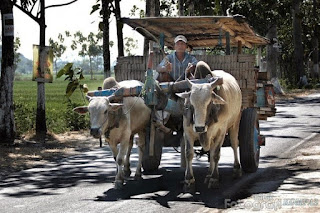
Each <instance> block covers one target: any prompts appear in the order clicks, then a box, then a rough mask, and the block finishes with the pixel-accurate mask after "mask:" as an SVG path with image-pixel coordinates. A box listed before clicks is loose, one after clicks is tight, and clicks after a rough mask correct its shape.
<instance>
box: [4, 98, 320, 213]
mask: <svg viewBox="0 0 320 213" xmlns="http://www.w3.org/2000/svg"><path fill="white" fill-rule="evenodd" d="M319 102H320V94H314V95H310V96H308V97H306V98H301V99H297V100H294V101H285V102H280V103H278V105H277V109H278V112H277V116H275V117H273V118H269V119H268V122H265V121H262V122H261V124H260V128H261V133H262V134H264V135H266V136H267V145H266V146H265V147H263V148H262V151H261V161H260V167H259V170H258V171H257V173H256V174H244V176H243V177H242V178H241V179H240V180H232V178H231V174H232V163H233V156H232V151H231V148H229V147H226V148H223V150H222V153H221V155H222V156H221V161H220V162H221V163H220V165H219V168H220V176H221V186H220V189H219V190H208V189H207V188H206V186H205V185H204V184H203V180H204V176H205V174H206V171H207V169H206V167H207V166H208V163H207V162H206V159H205V158H201V159H199V160H194V167H195V171H194V172H195V178H196V191H197V192H196V194H195V195H194V196H193V197H191V196H190V195H189V194H183V193H182V185H181V181H182V180H183V175H184V171H183V170H182V169H180V168H179V162H180V160H179V155H180V154H179V153H177V152H176V151H175V150H173V149H172V148H165V149H164V154H163V156H162V162H161V169H160V171H159V173H158V174H153V175H145V176H144V177H143V178H144V179H143V180H141V181H134V180H129V181H128V182H127V184H126V185H125V186H124V189H123V190H115V189H113V180H114V175H115V164H114V161H113V158H112V155H111V151H110V149H109V148H108V147H107V146H105V147H104V148H102V149H100V148H97V149H94V150H92V151H90V152H86V153H82V154H81V155H77V156H73V157H70V158H66V159H62V160H61V161H59V162H57V163H51V164H47V165H46V166H43V167H37V168H34V169H29V170H25V171H22V172H19V173H16V174H13V175H11V176H9V177H7V178H4V179H2V180H0V206H1V209H0V212H8V213H10V212H168V211H171V212H204V211H208V210H215V209H220V210H221V208H224V202H225V199H226V198H229V197H233V198H235V197H236V198H237V199H242V198H246V197H247V196H249V195H247V194H243V193H242V194H241V193H240V194H236V193H235V191H237V190H240V188H241V186H243V184H245V183H246V180H248V181H250V180H251V181H252V179H254V177H255V175H257V174H262V173H263V172H264V171H266V170H267V169H268V168H269V167H271V166H272V165H273V164H275V163H277V161H279V160H280V159H281V158H286V157H288V156H290V155H288V154H289V153H290V150H291V149H293V148H295V147H296V146H298V145H299V144H301V143H304V142H305V141H307V139H308V138H311V137H313V136H315V135H316V134H318V133H319V131H320V128H319V127H320V119H319V117H320V115H319V113H318V112H319V111H320V104H319ZM137 157H138V156H137V154H136V148H134V154H132V157H131V159H132V171H134V169H135V166H136V162H137Z"/></svg>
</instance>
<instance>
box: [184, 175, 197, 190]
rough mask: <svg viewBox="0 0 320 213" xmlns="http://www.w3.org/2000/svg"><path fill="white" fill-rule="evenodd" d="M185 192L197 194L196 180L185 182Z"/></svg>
mask: <svg viewBox="0 0 320 213" xmlns="http://www.w3.org/2000/svg"><path fill="white" fill-rule="evenodd" d="M183 192H184V193H191V194H194V193H195V192H196V184H195V179H194V178H193V179H191V180H185V181H184V185H183Z"/></svg>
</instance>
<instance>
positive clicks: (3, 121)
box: [0, 0, 16, 143]
mask: <svg viewBox="0 0 320 213" xmlns="http://www.w3.org/2000/svg"><path fill="white" fill-rule="evenodd" d="M0 10H1V16H2V17H1V20H4V14H13V11H12V6H11V4H9V2H8V0H5V1H4V2H2V3H1V5H0ZM2 23H4V22H2ZM12 25H13V22H12ZM13 42H14V36H13V35H12V36H8V35H6V34H5V30H4V24H2V63H1V78H0V138H1V140H0V143H13V142H14V138H15V133H16V128H15V123H14V114H13V113H14V111H13V79H14V49H13Z"/></svg>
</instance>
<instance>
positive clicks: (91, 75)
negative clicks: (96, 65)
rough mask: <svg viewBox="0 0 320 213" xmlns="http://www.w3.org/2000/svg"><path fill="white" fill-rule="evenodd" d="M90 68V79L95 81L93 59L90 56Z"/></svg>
mask: <svg viewBox="0 0 320 213" xmlns="http://www.w3.org/2000/svg"><path fill="white" fill-rule="evenodd" d="M89 66H90V77H91V80H93V71H92V58H91V56H89Z"/></svg>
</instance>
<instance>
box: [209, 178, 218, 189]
mask: <svg viewBox="0 0 320 213" xmlns="http://www.w3.org/2000/svg"><path fill="white" fill-rule="evenodd" d="M218 188H219V180H218V179H216V178H210V180H209V184H208V189H218Z"/></svg>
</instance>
